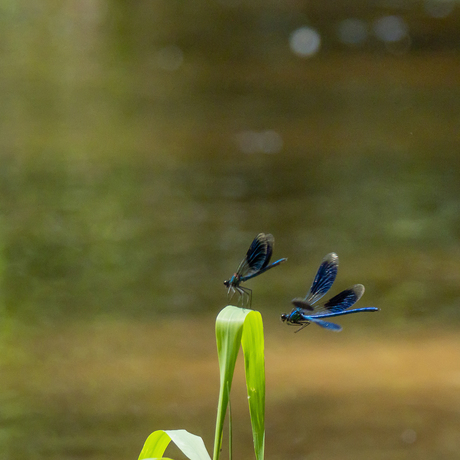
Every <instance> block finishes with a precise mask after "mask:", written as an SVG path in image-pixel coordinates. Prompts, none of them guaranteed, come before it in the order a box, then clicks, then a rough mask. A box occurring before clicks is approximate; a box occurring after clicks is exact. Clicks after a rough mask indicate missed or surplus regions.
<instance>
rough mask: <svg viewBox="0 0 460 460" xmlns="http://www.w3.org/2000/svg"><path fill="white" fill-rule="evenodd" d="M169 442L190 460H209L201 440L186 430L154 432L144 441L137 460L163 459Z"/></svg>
mask: <svg viewBox="0 0 460 460" xmlns="http://www.w3.org/2000/svg"><path fill="white" fill-rule="evenodd" d="M171 441H173V442H174V444H176V446H177V447H178V448H179V449H180V450H181V451H182V452H183V453H184V455H185V456H186V457H188V458H189V459H190V460H211V457H210V456H209V454H208V452H207V450H206V447H205V445H204V442H203V440H202V439H201V438H200V437H199V436H196V435H194V434H191V433H189V432H188V431H186V430H157V431H154V432H153V433H152V434H151V435H150V436H149V437H148V438H147V440H146V441H145V443H144V447H143V448H142V451H141V453H140V455H139V459H138V460H147V459H149V460H150V459H153V458H163V453H164V451H165V450H166V447H168V445H169V443H170V442H171Z"/></svg>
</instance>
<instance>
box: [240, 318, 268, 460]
mask: <svg viewBox="0 0 460 460" xmlns="http://www.w3.org/2000/svg"><path fill="white" fill-rule="evenodd" d="M241 345H242V347H243V353H244V367H245V371H246V386H247V389H248V402H249V413H250V415H251V425H252V436H253V439H254V451H255V454H256V459H257V460H263V458H264V448H265V358H264V330H263V324H262V316H261V314H260V313H259V312H258V311H254V312H253V314H251V315H248V316H247V317H246V321H245V322H244V328H243V337H242V341H241Z"/></svg>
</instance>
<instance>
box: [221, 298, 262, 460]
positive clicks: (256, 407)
mask: <svg viewBox="0 0 460 460" xmlns="http://www.w3.org/2000/svg"><path fill="white" fill-rule="evenodd" d="M216 341H217V353H218V357H219V367H220V391H219V403H218V408H217V421H216V433H215V438H214V454H213V459H214V460H218V459H219V455H220V449H221V446H222V436H223V425H224V421H225V415H226V412H227V407H228V404H229V397H230V391H231V385H232V380H233V374H234V370H235V363H236V359H237V357H238V352H239V348H240V345H242V346H243V352H244V355H245V370H246V385H247V388H248V397H249V411H250V415H251V424H252V430H253V439H254V449H255V452H256V458H257V460H263V457H264V444H265V364H264V340H263V327H262V317H261V315H260V313H259V312H256V311H254V310H246V309H244V308H238V307H234V306H231V305H229V306H227V307H225V308H224V309H223V310H222V311H221V312H220V313H219V315H218V317H217V321H216ZM230 438H231V436H230Z"/></svg>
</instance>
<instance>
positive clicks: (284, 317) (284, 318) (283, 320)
mask: <svg viewBox="0 0 460 460" xmlns="http://www.w3.org/2000/svg"><path fill="white" fill-rule="evenodd" d="M288 318H289V315H288V314H287V313H283V314H282V315H281V321H282V322H283V323H284V322H285V321H287V320H288Z"/></svg>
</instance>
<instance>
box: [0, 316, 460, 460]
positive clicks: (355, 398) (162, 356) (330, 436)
mask: <svg viewBox="0 0 460 460" xmlns="http://www.w3.org/2000/svg"><path fill="white" fill-rule="evenodd" d="M373 316H375V317H376V316H377V314H376V315H373ZM265 317H266V323H267V321H268V324H267V328H268V330H267V331H266V371H267V452H266V453H267V458H280V459H281V458H287V457H288V458H299V459H300V458H321V459H338V458H342V459H352V458H354V459H356V458H358V459H365V458H377V459H380V458H382V459H383V458H387V459H388V458H392V459H405V458H413V457H417V458H421V459H429V458H430V459H432V458H445V459H454V458H456V456H457V453H458V449H459V447H460V445H459V442H460V441H459V439H460V438H459V436H458V432H459V430H460V396H459V394H460V392H459V387H460V367H459V364H458V363H459V362H460V342H459V339H458V334H457V333H456V331H439V330H433V331H432V332H431V333H427V332H426V331H417V332H414V331H409V332H408V331H404V333H403V331H402V330H399V331H393V332H392V333H391V334H388V333H386V334H382V332H381V331H378V330H374V331H367V332H356V331H354V330H353V328H352V325H353V321H351V320H350V321H346V320H344V321H343V324H344V325H345V330H344V331H343V332H342V333H341V334H332V333H327V334H325V333H324V331H322V330H320V329H319V328H317V329H316V330H315V328H313V327H311V328H309V329H307V330H305V331H303V332H304V333H302V334H293V333H292V331H291V330H288V329H287V328H285V327H283V325H281V324H280V323H278V324H277V323H275V322H272V319H273V318H268V317H267V315H265ZM377 319H378V318H377ZM213 342H214V337H213V324H212V322H211V321H209V320H206V319H203V320H202V321H176V322H175V323H174V324H171V323H165V322H159V321H156V322H154V323H135V322H132V323H128V322H103V323H94V324H93V325H88V324H81V325H76V324H74V325H71V326H67V327H63V328H62V329H61V331H60V332H59V333H56V331H55V330H51V329H46V330H43V331H42V333H41V334H39V335H37V336H36V337H33V338H32V337H29V338H27V337H25V338H23V339H22V340H20V341H19V340H18V339H11V341H10V345H14V349H15V350H16V354H15V356H14V359H11V361H10V364H9V366H8V367H7V368H6V371H7V372H5V370H4V371H3V381H4V385H3V386H4V388H5V389H6V392H4V394H3V396H2V400H3V403H2V407H3V411H4V413H6V414H8V424H9V425H10V427H12V428H13V433H14V436H13V437H12V438H10V440H9V442H7V444H6V445H5V450H4V452H5V455H6V457H5V458H12V459H16V458H17V459H19V458H26V457H27V456H28V455H33V458H47V459H54V458H56V459H57V458H87V459H103V458H113V456H114V455H115V457H116V458H120V459H123V458H126V459H128V458H135V456H136V453H137V452H138V451H139V449H140V447H141V445H142V443H143V441H144V438H145V437H146V436H147V435H148V434H149V432H150V431H153V430H155V429H160V428H163V429H176V428H177V429H178V428H186V429H188V430H190V431H192V432H194V433H197V434H199V435H201V436H203V438H204V439H205V442H206V444H207V446H208V449H209V450H211V445H212V439H213V424H214V421H215V415H216V414H215V403H216V400H217V387H218V369H217V361H216V356H215V355H216V352H215V349H214V343H213ZM21 368H22V369H27V372H19V370H20V369H21ZM235 379H236V380H235V386H234V395H233V403H232V406H233V413H234V424H235V434H234V442H235V446H234V448H235V455H237V456H238V458H252V453H251V450H252V441H251V435H250V423H249V420H248V414H247V405H246V396H245V388H244V376H243V368H242V363H240V365H239V366H238V369H237V372H236V377H235ZM18 395H21V401H22V403H21V404H20V405H18V400H17V396H18ZM176 458H180V456H176Z"/></svg>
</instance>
